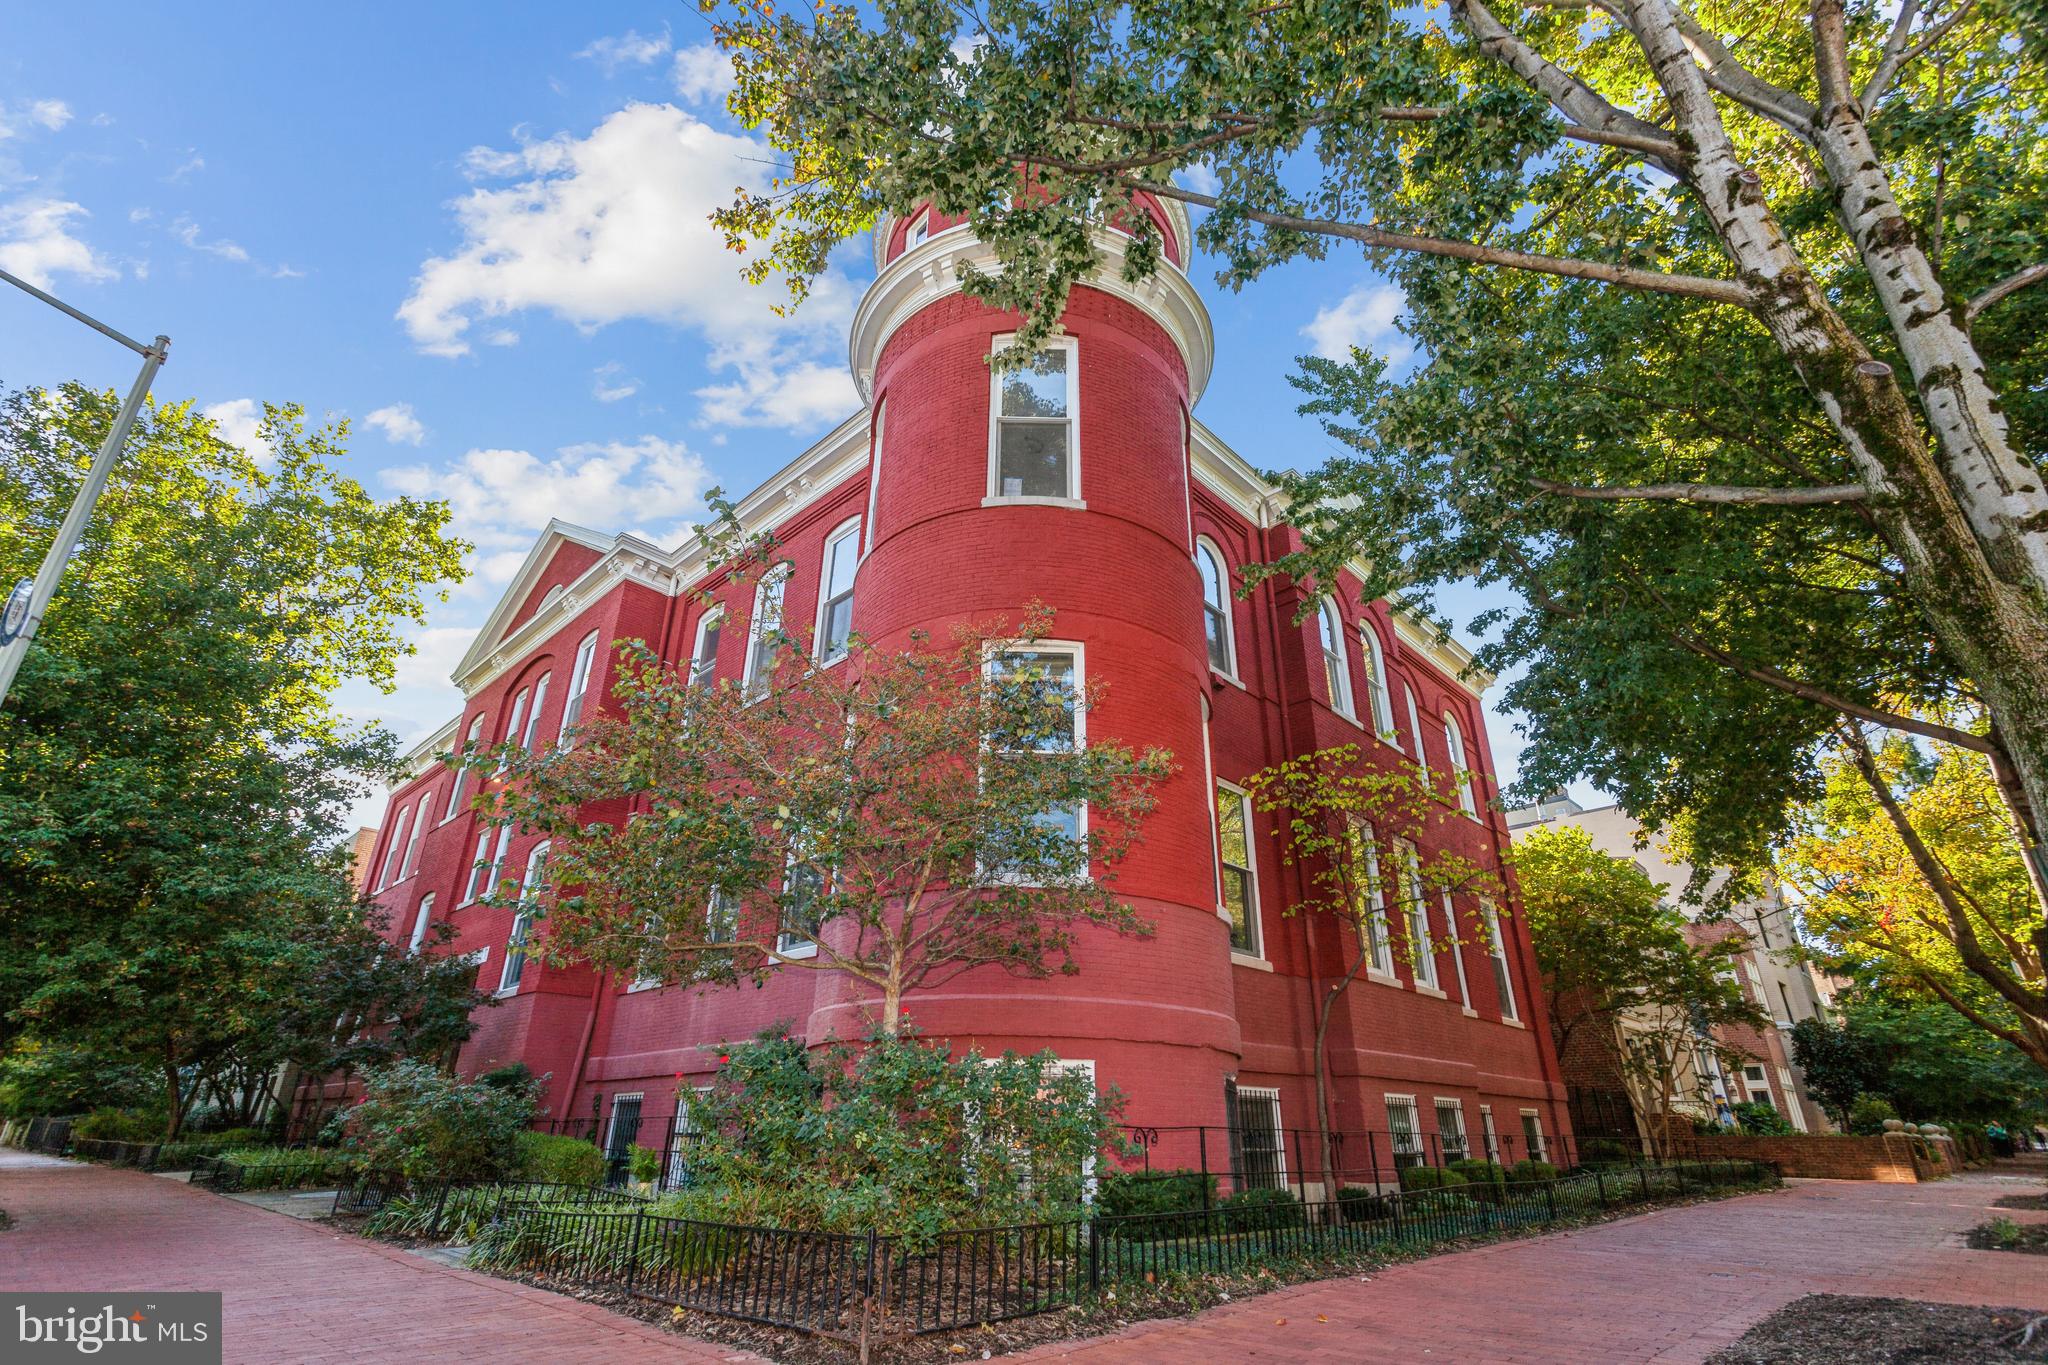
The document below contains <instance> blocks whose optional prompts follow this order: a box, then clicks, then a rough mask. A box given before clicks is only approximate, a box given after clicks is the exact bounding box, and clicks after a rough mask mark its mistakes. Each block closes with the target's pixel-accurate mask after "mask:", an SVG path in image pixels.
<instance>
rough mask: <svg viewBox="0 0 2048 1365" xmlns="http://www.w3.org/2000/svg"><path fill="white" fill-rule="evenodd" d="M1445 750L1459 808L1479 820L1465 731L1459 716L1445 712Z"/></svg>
mask: <svg viewBox="0 0 2048 1365" xmlns="http://www.w3.org/2000/svg"><path fill="white" fill-rule="evenodd" d="M1444 752H1445V754H1446V755H1448V757H1449V760H1450V765H1451V781H1452V783H1453V784H1454V785H1455V786H1456V787H1457V789H1458V808H1459V809H1460V810H1462V811H1464V812H1465V814H1467V815H1469V816H1471V817H1472V818H1473V819H1475V820H1477V819H1478V818H1479V803H1478V801H1477V800H1475V799H1474V798H1473V795H1472V766H1471V764H1470V763H1469V762H1468V761H1467V759H1466V757H1465V731H1464V728H1463V727H1462V726H1460V725H1459V724H1458V718H1457V717H1456V716H1453V715H1452V714H1451V713H1450V712H1448V711H1446V712H1444Z"/></svg>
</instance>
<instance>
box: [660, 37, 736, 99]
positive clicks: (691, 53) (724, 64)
mask: <svg viewBox="0 0 2048 1365" xmlns="http://www.w3.org/2000/svg"><path fill="white" fill-rule="evenodd" d="M671 74H673V76H674V77H675V83H676V93H677V94H678V95H680V96H682V97H683V98H684V99H686V100H688V101H690V103H692V104H705V103H719V104H723V103H724V102H725V97H726V96H727V95H729V94H731V93H732V87H733V74H732V59H731V58H730V57H728V56H726V55H725V53H724V51H723V50H722V49H720V47H719V46H718V44H716V43H702V44H699V45H698V46H696V47H679V48H677V49H676V60H675V65H674V67H673V70H672V73H671Z"/></svg>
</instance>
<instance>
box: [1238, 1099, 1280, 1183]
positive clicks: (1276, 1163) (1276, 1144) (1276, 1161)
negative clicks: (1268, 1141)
mask: <svg viewBox="0 0 2048 1365" xmlns="http://www.w3.org/2000/svg"><path fill="white" fill-rule="evenodd" d="M1246 1100H1251V1101H1252V1102H1254V1103H1256V1104H1270V1105H1272V1106H1273V1109H1272V1113H1273V1174H1274V1175H1276V1176H1277V1177H1279V1181H1280V1183H1279V1185H1277V1186H1275V1187H1273V1188H1277V1189H1282V1190H1284V1189H1286V1188H1287V1120H1286V1119H1285V1118H1284V1117H1283V1116H1282V1115H1281V1112H1280V1091H1279V1089H1278V1088H1277V1087H1274V1086H1266V1085H1241V1086H1239V1087H1237V1132H1238V1139H1237V1140H1238V1151H1239V1153H1240V1154H1242V1155H1244V1156H1245V1158H1246V1165H1247V1166H1249V1165H1250V1156H1249V1153H1247V1152H1246V1150H1245V1147H1244V1139H1245V1135H1246V1134H1248V1133H1249V1132H1250V1131H1251V1127H1250V1125H1249V1124H1247V1123H1246V1122H1245V1121H1244V1102H1245V1101H1246ZM1245 1174H1246V1175H1249V1174H1250V1171H1249V1170H1247V1171H1246V1172H1245ZM1247 1188H1252V1187H1251V1186H1250V1185H1249V1184H1247ZM1258 1188H1266V1187H1264V1186H1260V1187H1258Z"/></svg>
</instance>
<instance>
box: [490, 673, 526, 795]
mask: <svg viewBox="0 0 2048 1365" xmlns="http://www.w3.org/2000/svg"><path fill="white" fill-rule="evenodd" d="M526 696H527V690H526V689H525V688H523V687H522V688H520V689H519V695H518V696H516V697H514V698H512V716H511V718H510V719H509V720H507V721H506V722H505V733H504V734H503V735H500V736H499V737H498V738H499V742H500V743H503V744H517V743H518V742H519V736H520V733H521V732H522V731H524V730H525V729H526ZM508 761H509V760H508V759H505V758H500V759H499V760H498V766H497V768H496V769H495V770H494V771H493V772H492V773H491V776H492V777H499V776H502V775H503V774H504V771H505V766H506V764H507V762H508Z"/></svg>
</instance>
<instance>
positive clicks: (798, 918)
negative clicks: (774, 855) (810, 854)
mask: <svg viewBox="0 0 2048 1365" xmlns="http://www.w3.org/2000/svg"><path fill="white" fill-rule="evenodd" d="M824 889H825V879H824V878H823V877H821V876H819V875H818V869H817V868H815V867H812V866H811V865H810V863H808V862H806V861H804V859H803V855H802V853H801V852H800V851H798V850H796V849H791V850H790V854H789V862H788V864H787V865H786V866H785V867H784V868H783V872H782V926H781V929H782V931H781V932H780V933H778V934H777V935H776V936H775V951H776V952H778V953H782V954H784V955H786V956H808V955H809V954H810V953H812V952H815V951H816V950H817V947H818V941H817V934H818V918H817V917H818V896H819V894H820V893H822V892H823V891H824Z"/></svg>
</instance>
